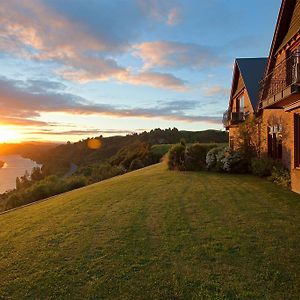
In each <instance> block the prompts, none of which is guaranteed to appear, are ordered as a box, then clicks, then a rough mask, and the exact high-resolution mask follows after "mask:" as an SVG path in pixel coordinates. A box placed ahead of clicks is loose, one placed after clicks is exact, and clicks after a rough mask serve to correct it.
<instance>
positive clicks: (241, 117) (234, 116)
mask: <svg viewBox="0 0 300 300" xmlns="http://www.w3.org/2000/svg"><path fill="white" fill-rule="evenodd" d="M243 121H245V113H244V112H228V111H225V112H224V114H223V125H224V127H225V128H226V129H228V128H229V126H231V125H237V124H239V123H241V122H243Z"/></svg>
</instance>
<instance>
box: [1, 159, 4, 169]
mask: <svg viewBox="0 0 300 300" xmlns="http://www.w3.org/2000/svg"><path fill="white" fill-rule="evenodd" d="M4 164H5V162H4V161H2V160H0V169H1V168H2V167H3V166H4Z"/></svg>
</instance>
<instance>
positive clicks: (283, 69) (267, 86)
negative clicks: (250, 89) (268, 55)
mask: <svg viewBox="0 0 300 300" xmlns="http://www.w3.org/2000/svg"><path fill="white" fill-rule="evenodd" d="M293 84H300V52H296V53H293V54H292V55H291V56H289V57H288V58H287V59H285V60H283V61H282V62H280V63H279V64H278V65H277V66H276V67H275V68H274V70H273V71H272V72H270V73H269V74H268V75H267V76H265V77H264V78H263V79H262V80H261V81H260V89H259V99H260V106H261V107H263V106H265V105H264V102H265V101H268V100H269V99H270V98H272V97H274V96H275V95H277V94H279V93H282V92H283V91H284V90H285V89H286V88H287V87H289V86H291V85H293Z"/></svg>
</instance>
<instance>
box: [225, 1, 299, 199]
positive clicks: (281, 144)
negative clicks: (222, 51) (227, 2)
mask: <svg viewBox="0 0 300 300" xmlns="http://www.w3.org/2000/svg"><path fill="white" fill-rule="evenodd" d="M251 115H255V116H256V117H257V118H258V120H259V121H258V127H257V141H258V143H259V147H260V154H261V155H264V154H267V155H268V156H270V157H272V158H274V159H278V160H281V161H282V163H283V164H284V165H285V166H286V167H287V168H288V169H289V170H290V172H291V181H292V182H291V183H292V190H293V191H295V192H298V193H300V0H283V1H282V4H281V8H280V11H279V16H278V20H277V24H276V29H275V33H274V37H273V41H272V45H271V49H270V53H269V57H268V58H267V59H265V58H253V59H237V60H236V62H235V66H234V72H233V81H232V89H231V95H230V100H229V108H228V112H227V114H225V116H224V121H225V126H226V128H227V129H228V130H229V139H230V141H229V142H230V146H231V147H232V148H233V149H234V148H235V142H236V139H237V138H238V136H237V131H238V128H239V126H240V125H241V123H242V122H244V121H245V120H246V119H247V118H248V117H249V116H251Z"/></svg>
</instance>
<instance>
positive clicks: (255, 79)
mask: <svg viewBox="0 0 300 300" xmlns="http://www.w3.org/2000/svg"><path fill="white" fill-rule="evenodd" d="M267 60H268V59H267V58H266V57H262V58H237V59H236V64H237V66H238V68H239V71H240V74H241V76H242V78H243V80H244V84H245V87H246V89H247V91H248V94H249V97H250V101H251V104H252V107H253V109H254V110H255V109H256V107H257V102H258V100H259V99H258V92H259V82H260V80H261V79H262V78H263V75H264V71H265V68H266V64H267Z"/></svg>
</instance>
